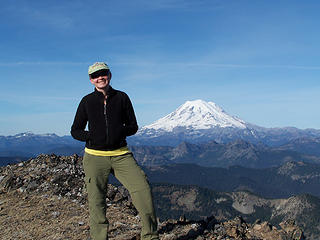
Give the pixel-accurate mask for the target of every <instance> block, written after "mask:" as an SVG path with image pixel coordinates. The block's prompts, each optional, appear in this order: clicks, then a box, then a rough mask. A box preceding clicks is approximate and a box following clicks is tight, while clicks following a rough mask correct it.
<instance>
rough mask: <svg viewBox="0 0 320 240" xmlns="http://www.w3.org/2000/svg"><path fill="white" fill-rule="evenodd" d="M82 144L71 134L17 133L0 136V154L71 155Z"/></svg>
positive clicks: (14, 155)
mask: <svg viewBox="0 0 320 240" xmlns="http://www.w3.org/2000/svg"><path fill="white" fill-rule="evenodd" d="M83 146H84V144H83V143H81V142H79V141H76V140H74V139H73V138H72V137H71V136H62V137H60V136H58V135H56V134H34V133H31V132H25V133H19V134H16V135H13V136H0V156H3V157H16V156H19V157H33V156H36V155H38V154H41V153H56V154H61V155H71V154H74V153H77V152H78V151H79V149H80V148H83Z"/></svg>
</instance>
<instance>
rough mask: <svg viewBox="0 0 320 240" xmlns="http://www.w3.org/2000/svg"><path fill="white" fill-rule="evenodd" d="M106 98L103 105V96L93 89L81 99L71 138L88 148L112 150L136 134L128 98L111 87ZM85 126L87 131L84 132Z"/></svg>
mask: <svg viewBox="0 0 320 240" xmlns="http://www.w3.org/2000/svg"><path fill="white" fill-rule="evenodd" d="M107 96H108V97H107V100H106V105H105V104H104V95H103V93H101V92H99V91H97V90H96V89H95V91H94V92H92V93H90V94H88V95H86V96H85V97H83V98H82V100H81V102H80V104H79V106H78V109H77V113H76V116H75V118H74V121H73V124H72V127H71V135H72V137H73V138H75V139H77V140H79V141H85V142H86V147H87V148H90V149H95V150H115V149H118V148H120V147H124V146H126V145H127V142H126V137H127V136H131V135H133V134H135V133H136V132H137V131H138V125H137V120H136V117H135V114H134V110H133V107H132V104H131V101H130V99H129V97H128V95H127V94H126V93H124V92H121V91H118V90H115V89H113V88H112V87H111V86H110V87H109V88H108V91H107ZM87 123H88V130H89V131H86V130H85V128H86V125H87Z"/></svg>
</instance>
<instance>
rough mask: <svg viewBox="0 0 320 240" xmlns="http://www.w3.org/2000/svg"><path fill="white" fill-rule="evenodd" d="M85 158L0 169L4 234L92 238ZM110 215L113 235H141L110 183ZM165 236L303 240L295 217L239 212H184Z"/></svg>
mask: <svg viewBox="0 0 320 240" xmlns="http://www.w3.org/2000/svg"><path fill="white" fill-rule="evenodd" d="M81 162H82V161H81V157H78V156H77V155H73V156H69V157H63V156H56V155H39V156H38V157H37V158H34V159H30V160H28V161H26V162H21V163H18V164H14V165H9V166H6V167H2V168H0V232H1V236H0V239H3V240H4V239H6V240H11V239H12V240H13V239H34V240H37V239H46V240H51V239H52V240H53V239H55V240H58V239H61V240H62V239H63V240H65V239H88V237H89V223H88V214H89V213H88V207H87V200H86V191H85V187H84V181H83V177H84V173H83V170H82V164H81ZM106 203H107V207H108V210H107V216H108V218H109V222H110V227H109V232H110V239H118V240H120V239H121V240H125V239H132V240H133V239H139V232H140V225H139V221H140V218H139V215H138V213H137V211H136V209H135V208H134V206H133V204H132V201H131V199H130V196H129V193H128V191H127V190H126V189H125V188H123V187H122V186H118V187H117V186H113V185H111V184H109V186H108V195H107V199H106ZM159 233H160V237H161V239H163V240H183V239H197V240H202V239H217V240H218V239H220V240H223V239H238V240H240V239H242V240H246V239H248V240H249V239H251V240H258V239H266V240H269V239H270V240H271V239H272V240H274V239H277V240H289V239H295V240H298V239H299V240H300V239H304V236H303V232H302V230H301V229H300V228H299V227H298V226H296V225H295V223H294V222H293V221H291V220H288V221H285V222H282V223H281V224H280V226H278V227H275V226H272V225H271V224H270V223H268V222H262V221H259V220H257V221H256V222H255V223H253V224H249V223H247V222H245V221H244V220H243V219H242V218H241V217H237V218H234V219H231V220H228V221H218V220H217V219H216V218H215V217H214V216H211V217H207V218H206V219H203V220H199V221H192V220H188V219H185V217H183V216H182V217H181V218H180V219H179V220H172V219H170V220H166V221H163V222H159Z"/></svg>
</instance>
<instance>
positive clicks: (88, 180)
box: [83, 176, 91, 193]
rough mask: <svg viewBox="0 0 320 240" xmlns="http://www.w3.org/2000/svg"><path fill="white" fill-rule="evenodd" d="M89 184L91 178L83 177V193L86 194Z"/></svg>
mask: <svg viewBox="0 0 320 240" xmlns="http://www.w3.org/2000/svg"><path fill="white" fill-rule="evenodd" d="M90 182H91V178H90V177H87V176H85V177H84V187H83V189H84V192H85V193H88V188H89V183H90Z"/></svg>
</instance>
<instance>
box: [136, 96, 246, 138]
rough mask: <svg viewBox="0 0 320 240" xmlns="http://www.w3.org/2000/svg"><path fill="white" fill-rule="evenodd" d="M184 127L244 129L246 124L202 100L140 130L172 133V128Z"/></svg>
mask: <svg viewBox="0 0 320 240" xmlns="http://www.w3.org/2000/svg"><path fill="white" fill-rule="evenodd" d="M177 127H185V128H186V129H210V128H213V127H222V128H225V127H233V128H240V129H244V128H246V123H245V122H244V121H243V120H241V119H239V118H237V117H233V116H230V115H228V114H227V113H226V112H225V111H224V110H223V109H222V108H221V107H219V106H218V105H217V104H215V103H214V102H206V101H203V100H200V99H198V100H194V101H187V102H185V103H184V104H183V105H181V106H180V107H179V108H177V109H176V110H175V111H174V112H172V113H170V114H168V115H167V116H165V117H163V118H161V119H159V120H157V121H155V122H154V123H152V124H150V125H147V126H145V127H143V128H142V129H141V131H145V130H148V129H154V130H163V131H168V132H172V131H173V129H174V128H177Z"/></svg>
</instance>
